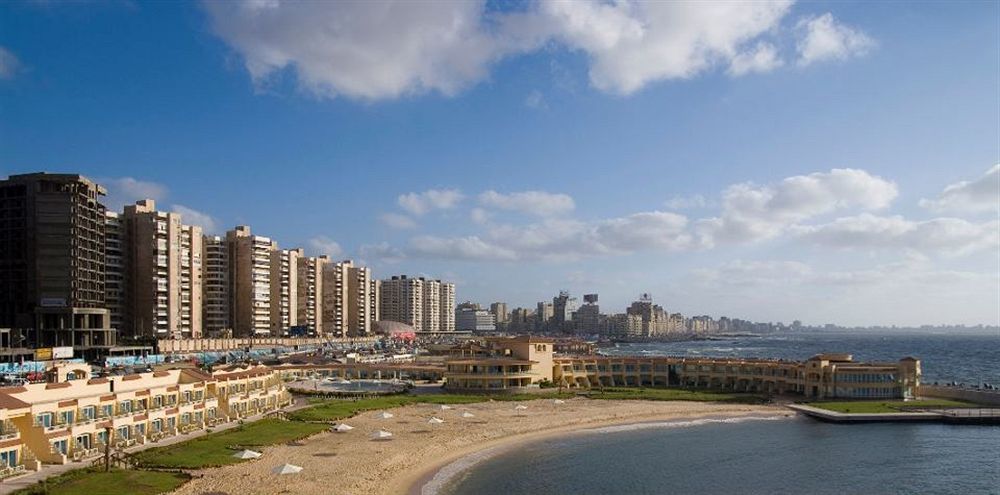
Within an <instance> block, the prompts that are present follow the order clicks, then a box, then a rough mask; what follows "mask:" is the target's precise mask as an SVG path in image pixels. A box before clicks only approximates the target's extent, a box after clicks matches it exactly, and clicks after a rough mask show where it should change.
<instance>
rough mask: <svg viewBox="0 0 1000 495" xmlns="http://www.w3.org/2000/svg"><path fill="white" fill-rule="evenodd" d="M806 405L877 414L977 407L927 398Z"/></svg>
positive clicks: (832, 409)
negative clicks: (924, 409) (938, 408)
mask: <svg viewBox="0 0 1000 495" xmlns="http://www.w3.org/2000/svg"><path fill="white" fill-rule="evenodd" d="M806 405H809V406H813V407H818V408H821V409H826V410H829V411H834V412H839V413H854V414H876V413H898V412H906V411H907V410H911V409H916V408H922V407H976V405H975V404H971V403H968V402H959V401H954V400H948V399H927V400H911V401H905V402H904V401H902V400H865V401H839V402H834V401H821V402H809V403H807V404H806Z"/></svg>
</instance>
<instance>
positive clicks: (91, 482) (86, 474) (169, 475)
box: [14, 469, 191, 495]
mask: <svg viewBox="0 0 1000 495" xmlns="http://www.w3.org/2000/svg"><path fill="white" fill-rule="evenodd" d="M189 479H191V477H190V476H188V475H187V474H186V473H173V472H162V471H124V470H118V469H113V470H111V471H110V472H107V473H105V472H104V471H98V470H94V469H79V470H76V471H70V472H68V473H64V474H61V475H59V476H53V477H51V478H49V479H47V480H45V482H44V484H43V483H41V482H39V483H38V484H37V485H35V486H32V487H29V488H25V489H23V490H19V491H17V492H15V494H14V495H43V494H44V495H121V494H123V493H128V494H129V495H155V494H157V493H167V492H171V491H173V490H176V489H177V488H178V487H179V486H181V485H183V484H184V483H186V482H187V481H188V480H189Z"/></svg>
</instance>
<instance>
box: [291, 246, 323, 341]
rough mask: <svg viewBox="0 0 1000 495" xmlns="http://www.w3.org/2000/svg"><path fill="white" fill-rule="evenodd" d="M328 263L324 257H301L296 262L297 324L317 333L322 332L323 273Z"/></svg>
mask: <svg viewBox="0 0 1000 495" xmlns="http://www.w3.org/2000/svg"><path fill="white" fill-rule="evenodd" d="M329 262H330V259H329V258H327V257H326V256H309V257H305V256H303V257H300V258H299V261H298V268H297V270H298V277H297V282H298V291H297V294H296V297H297V301H296V308H297V309H296V311H297V313H298V316H297V320H298V324H299V325H300V326H304V327H306V328H308V329H310V330H312V331H314V332H317V333H321V332H322V331H323V271H324V267H325V266H326V265H327V264H328V263H329Z"/></svg>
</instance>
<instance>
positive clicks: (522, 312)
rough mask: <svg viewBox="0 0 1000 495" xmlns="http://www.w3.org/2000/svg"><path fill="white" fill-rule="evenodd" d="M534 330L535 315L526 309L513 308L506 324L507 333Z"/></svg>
mask: <svg viewBox="0 0 1000 495" xmlns="http://www.w3.org/2000/svg"><path fill="white" fill-rule="evenodd" d="M534 328H535V313H534V312H533V311H531V310H529V309H527V308H514V309H512V310H511V311H510V321H508V322H507V331H509V332H530V331H531V330H534Z"/></svg>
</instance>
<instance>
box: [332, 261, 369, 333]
mask: <svg viewBox="0 0 1000 495" xmlns="http://www.w3.org/2000/svg"><path fill="white" fill-rule="evenodd" d="M375 289H376V288H375V286H374V285H373V284H372V273H371V270H370V269H368V268H366V267H363V266H355V265H354V262H353V261H351V260H344V261H341V262H338V263H329V264H327V265H326V267H325V268H324V270H323V290H322V293H323V298H322V299H323V327H324V333H326V334H328V335H331V336H334V337H348V336H351V337H356V336H365V335H369V334H371V333H372V331H374V323H375V321H376V320H375V318H376V317H377V314H378V308H377V306H378V302H377V301H376V298H375V294H373V291H375ZM373 304H374V305H375V307H372V305H373Z"/></svg>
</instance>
